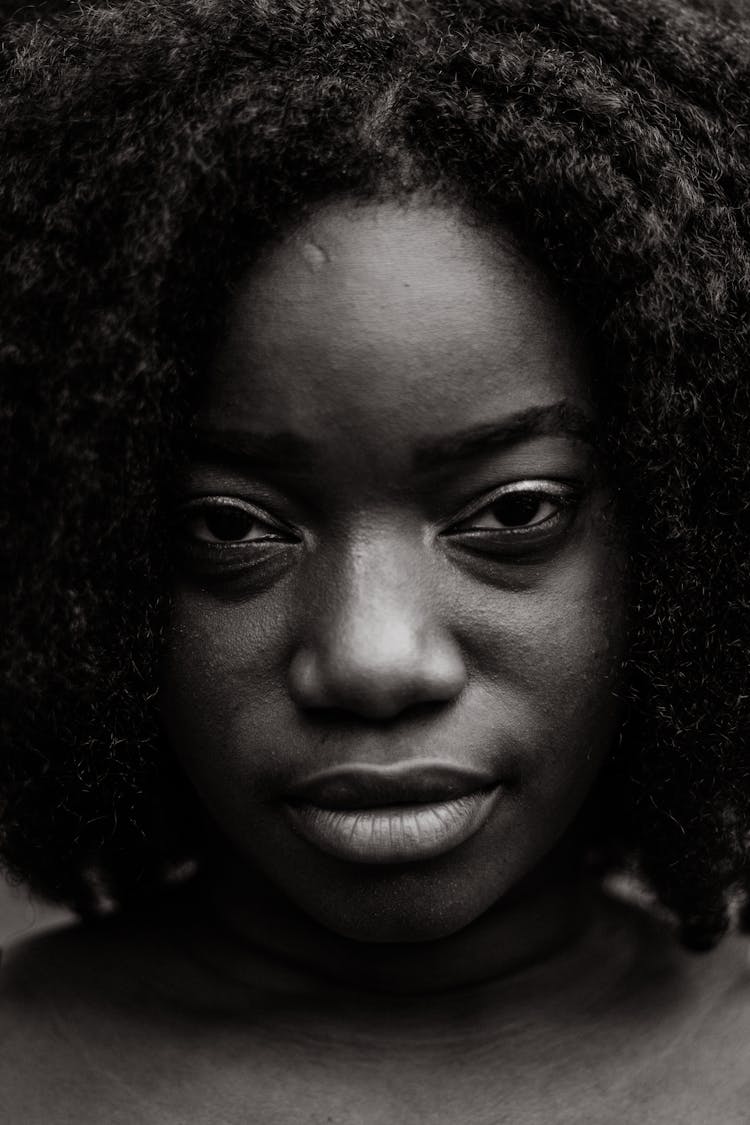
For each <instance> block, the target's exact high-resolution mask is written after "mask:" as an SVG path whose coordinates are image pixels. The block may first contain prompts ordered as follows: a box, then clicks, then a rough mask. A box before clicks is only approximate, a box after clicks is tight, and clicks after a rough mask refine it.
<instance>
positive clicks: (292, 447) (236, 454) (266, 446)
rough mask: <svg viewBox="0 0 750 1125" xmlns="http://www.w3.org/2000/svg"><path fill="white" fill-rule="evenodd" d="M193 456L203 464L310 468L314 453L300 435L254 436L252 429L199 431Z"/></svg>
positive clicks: (191, 451) (193, 440)
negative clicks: (209, 462) (206, 462)
mask: <svg viewBox="0 0 750 1125" xmlns="http://www.w3.org/2000/svg"><path fill="white" fill-rule="evenodd" d="M190 453H191V454H192V456H193V457H194V458H196V459H197V460H201V461H212V462H216V463H220V464H228V465H238V466H239V467H240V468H243V467H247V465H248V464H252V465H253V466H255V467H257V468H266V469H288V468H290V467H291V466H294V467H295V468H296V467H299V468H303V469H304V468H311V467H312V464H313V460H314V451H313V447H312V445H311V444H310V442H308V441H306V440H305V439H304V438H302V437H299V435H297V434H292V433H285V432H282V433H277V434H262V433H251V432H250V431H249V430H234V429H221V430H218V429H204V430H197V431H196V432H195V434H194V435H193V439H192V441H191V443H190Z"/></svg>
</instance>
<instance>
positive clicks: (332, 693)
mask: <svg viewBox="0 0 750 1125" xmlns="http://www.w3.org/2000/svg"><path fill="white" fill-rule="evenodd" d="M336 556H337V557H336V559H335V560H333V559H331V558H328V559H321V560H320V566H319V567H318V568H317V569H318V571H319V574H318V576H317V579H316V582H315V587H316V588H315V589H314V591H313V597H312V599H311V601H310V605H309V610H308V613H309V616H308V621H307V628H306V630H305V635H304V639H303V641H302V643H301V645H300V647H299V649H298V650H297V652H296V653H295V656H294V658H293V661H292V666H291V682H292V693H293V694H294V695H295V697H296V698H297V701H298V702H299V703H301V704H302V705H303V706H307V707H333V708H338V709H342V708H343V709H346V710H351V711H357V712H359V713H361V714H366V715H369V716H373V717H381V718H385V717H391V716H393V715H395V714H397V713H399V711H401V710H403V709H404V708H407V707H409V706H411V705H413V704H415V703H425V702H438V701H441V700H443V701H444V700H447V699H449V698H451V697H452V696H454V695H455V694H457V692H458V691H460V690H461V687H462V685H463V682H464V670H463V664H462V660H461V656H460V653H459V651H458V648H457V645H456V642H455V641H454V639H453V637H452V636H451V633H450V628H449V623H448V622H447V621H446V620H444V619H443V615H442V613H441V610H440V599H439V597H438V596H437V595H438V591H437V590H436V589H435V583H434V576H433V573H432V569H433V568H432V567H431V566H430V563H429V552H428V548H426V547H425V546H424V545H423V544H422V543H420V542H418V541H415V538H411V539H409V538H408V537H405V536H403V535H398V534H389V533H388V532H387V531H383V530H378V529H376V528H369V529H366V530H365V531H363V532H362V533H361V534H359V535H357V536H356V537H352V538H351V539H350V540H349V542H348V543H347V544H346V545H345V546H343V545H342V546H340V547H339V549H338V551H337V552H336Z"/></svg>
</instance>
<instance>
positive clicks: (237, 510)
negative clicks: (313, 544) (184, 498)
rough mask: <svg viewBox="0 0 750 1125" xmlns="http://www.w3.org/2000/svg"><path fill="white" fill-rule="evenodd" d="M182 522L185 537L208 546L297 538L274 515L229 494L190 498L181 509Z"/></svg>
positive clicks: (236, 545) (226, 545)
mask: <svg viewBox="0 0 750 1125" xmlns="http://www.w3.org/2000/svg"><path fill="white" fill-rule="evenodd" d="M179 526H180V530H181V533H182V535H183V537H184V538H185V539H187V540H188V541H189V542H191V543H193V544H196V545H198V544H200V545H204V546H206V547H212V546H213V547H224V548H232V547H235V548H237V547H243V546H245V545H247V544H252V543H264V542H274V541H279V540H281V541H284V540H288V539H290V538H294V536H293V535H292V533H291V532H289V531H287V530H285V529H284V528H282V527H280V526H279V525H277V524H276V523H275V522H273V521H272V520H271V518H270V517H268V519H264V518H263V517H262V516H261V515H260V514H259V512H258V511H256V509H255V508H254V507H252V506H251V505H249V504H247V503H246V502H244V501H242V500H240V499H238V498H234V497H229V496H207V497H202V498H201V499H200V500H192V501H190V503H188V504H186V505H184V506H183V507H182V508H181V509H180V512H179Z"/></svg>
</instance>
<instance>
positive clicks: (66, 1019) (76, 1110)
mask: <svg viewBox="0 0 750 1125" xmlns="http://www.w3.org/2000/svg"><path fill="white" fill-rule="evenodd" d="M158 978H159V957H158V943H154V948H152V950H151V951H150V952H149V954H148V955H144V941H143V937H142V935H139V934H138V933H137V931H136V932H134V930H133V927H131V926H129V925H126V924H125V925H124V924H120V923H115V924H104V925H96V926H93V927H89V926H82V925H78V926H70V927H66V928H65V929H62V930H59V931H53V932H49V933H45V934H43V935H41V936H39V937H36V938H34V939H32V940H30V941H27V942H22V943H19V944H17V945H14V946H11V947H10V948H9V949H6V950H5V951H4V954H3V961H2V968H1V969H0V1089H2V1090H3V1102H4V1106H5V1110H6V1112H7V1113H8V1118H7V1120H8V1121H19V1122H20V1121H23V1122H24V1123H25V1125H37V1123H38V1125H51V1123H52V1122H54V1123H55V1125H67V1123H68V1122H70V1123H71V1125H72V1123H73V1122H75V1123H76V1125H89V1122H91V1123H93V1122H101V1121H102V1120H107V1121H110V1122H113V1123H115V1125H119V1123H120V1122H122V1123H123V1125H124V1123H125V1122H126V1121H128V1122H132V1121H133V1120H141V1121H143V1122H149V1123H150V1122H151V1121H154V1122H161V1121H167V1120H170V1118H168V1117H166V1116H162V1115H160V1114H158V1113H157V1114H156V1115H151V1113H150V1112H146V1109H145V1105H144V1109H143V1112H142V1113H141V1112H135V1113H134V1100H135V1102H136V1104H137V1102H138V1100H139V1098H140V1096H141V1093H140V1091H139V1089H138V1088H137V1087H138V1085H139V1083H138V1082H136V1086H135V1088H133V1089H128V1087H129V1086H130V1079H129V1077H128V1076H134V1075H143V1077H144V1080H146V1079H147V1076H148V1073H149V1067H148V1065H147V1063H148V1062H149V1060H150V1065H151V1066H152V1068H153V1069H154V1071H155V1073H157V1074H158V1073H159V1070H160V1064H159V1061H158V1060H159V1057H160V1052H162V1051H163V1050H164V1048H165V1046H166V1045H167V1044H169V1043H170V1041H172V1040H173V1039H174V1034H173V1031H174V1028H171V1027H170V1014H169V1012H170V1009H169V1005H168V1003H166V1002H165V997H164V996H163V995H160V993H159V989H158V988H157V987H155V982H156V981H157V980H158Z"/></svg>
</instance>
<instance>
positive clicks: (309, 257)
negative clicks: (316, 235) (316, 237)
mask: <svg viewBox="0 0 750 1125" xmlns="http://www.w3.org/2000/svg"><path fill="white" fill-rule="evenodd" d="M302 257H303V258H304V259H305V261H306V262H307V264H308V266H309V267H310V269H311V270H312V271H313V272H316V271H317V270H319V269H322V268H323V266H324V265H326V263H328V262H330V260H331V259H330V256H329V255H328V253H327V252H326V251H325V250H324V249H323V247H322V246H319V245H318V243H317V242H312V241H311V240H310V239H309V238H306V239H305V240H304V241H303V243H302Z"/></svg>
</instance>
